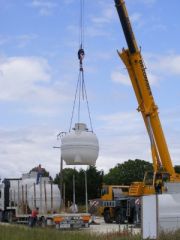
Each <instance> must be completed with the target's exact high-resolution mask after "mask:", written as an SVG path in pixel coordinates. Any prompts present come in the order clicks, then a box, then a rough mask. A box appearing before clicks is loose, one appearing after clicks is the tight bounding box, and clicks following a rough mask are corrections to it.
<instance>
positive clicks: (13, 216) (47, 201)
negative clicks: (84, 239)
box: [0, 172, 91, 229]
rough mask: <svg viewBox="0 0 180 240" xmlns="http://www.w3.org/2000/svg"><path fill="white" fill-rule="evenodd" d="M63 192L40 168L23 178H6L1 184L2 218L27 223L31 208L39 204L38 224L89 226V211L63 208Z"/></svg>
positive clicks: (10, 221) (66, 226)
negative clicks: (38, 174) (42, 173)
mask: <svg viewBox="0 0 180 240" xmlns="http://www.w3.org/2000/svg"><path fill="white" fill-rule="evenodd" d="M60 206H61V194H60V190H59V187H58V185H56V184H53V182H52V181H51V179H50V178H49V177H41V178H40V181H39V182H38V183H37V172H31V173H28V174H23V175H22V177H21V178H6V179H4V180H3V181H2V182H1V184H0V222H8V223H20V224H28V223H30V219H31V212H32V210H33V209H36V208H38V209H39V211H38V215H37V219H38V221H37V223H38V225H39V226H47V225H50V226H55V227H56V228H57V229H67V228H83V227H89V221H90V217H91V216H90V214H88V213H62V212H60Z"/></svg>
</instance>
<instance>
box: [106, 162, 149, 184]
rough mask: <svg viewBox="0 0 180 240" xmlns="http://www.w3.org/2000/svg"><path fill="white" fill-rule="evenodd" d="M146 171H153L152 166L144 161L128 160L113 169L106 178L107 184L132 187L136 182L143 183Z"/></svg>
mask: <svg viewBox="0 0 180 240" xmlns="http://www.w3.org/2000/svg"><path fill="white" fill-rule="evenodd" d="M146 171H153V167H152V164H151V163H149V162H146V161H144V160H139V159H135V160H128V161H126V162H124V163H122V164H120V163H119V164H117V165H116V166H115V167H114V168H111V169H110V171H109V173H108V174H106V175H105V176H104V183H105V184H112V185H113V184H114V185H130V184H131V183H132V182H135V181H142V180H143V178H144V174H145V172H146Z"/></svg>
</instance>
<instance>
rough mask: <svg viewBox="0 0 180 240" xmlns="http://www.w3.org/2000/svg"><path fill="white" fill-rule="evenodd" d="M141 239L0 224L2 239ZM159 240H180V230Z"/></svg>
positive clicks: (121, 234) (116, 234) (121, 233)
mask: <svg viewBox="0 0 180 240" xmlns="http://www.w3.org/2000/svg"><path fill="white" fill-rule="evenodd" d="M61 239H62V240H141V237H140V235H137V236H130V235H128V233H127V232H117V233H115V232H114V233H107V234H104V235H102V234H100V235H97V234H95V233H93V234H92V233H91V234H90V233H87V232H84V231H79V230H76V231H62V230H56V229H48V228H47V229H43V228H29V227H26V226H19V225H18V226H15V225H11V226H2V225H1V226H0V240H61ZM158 240H180V230H178V231H176V232H169V233H161V235H160V237H159V239H158Z"/></svg>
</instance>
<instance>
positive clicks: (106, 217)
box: [104, 210, 112, 223]
mask: <svg viewBox="0 0 180 240" xmlns="http://www.w3.org/2000/svg"><path fill="white" fill-rule="evenodd" d="M104 221H105V223H112V219H111V215H110V211H109V210H105V211H104Z"/></svg>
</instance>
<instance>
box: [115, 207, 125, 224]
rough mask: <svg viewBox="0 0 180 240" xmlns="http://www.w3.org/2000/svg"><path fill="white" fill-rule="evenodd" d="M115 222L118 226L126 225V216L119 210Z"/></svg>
mask: <svg viewBox="0 0 180 240" xmlns="http://www.w3.org/2000/svg"><path fill="white" fill-rule="evenodd" d="M115 221H116V223H117V224H122V223H124V216H123V213H122V211H121V210H118V211H117V212H116V215H115Z"/></svg>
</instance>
